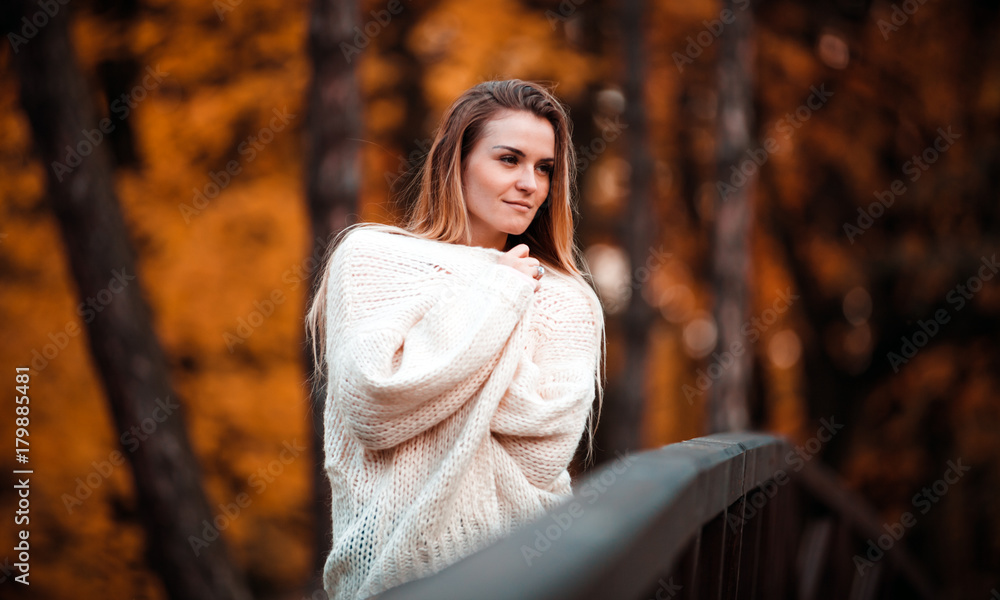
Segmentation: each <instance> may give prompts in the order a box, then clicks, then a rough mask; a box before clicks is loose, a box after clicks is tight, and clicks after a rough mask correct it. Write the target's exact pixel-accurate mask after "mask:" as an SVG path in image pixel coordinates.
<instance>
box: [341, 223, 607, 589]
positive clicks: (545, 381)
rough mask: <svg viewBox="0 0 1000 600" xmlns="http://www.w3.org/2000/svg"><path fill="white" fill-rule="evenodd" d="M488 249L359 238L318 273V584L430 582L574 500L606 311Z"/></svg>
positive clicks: (561, 279)
mask: <svg viewBox="0 0 1000 600" xmlns="http://www.w3.org/2000/svg"><path fill="white" fill-rule="evenodd" d="M502 254H503V253H502V252H501V251H499V250H496V249H492V248H483V247H478V246H464V245H459V244H448V243H444V242H437V241H430V240H425V239H417V238H412V237H407V236H403V235H398V234H394V233H389V232H386V231H384V230H383V231H379V230H373V229H369V228H364V227H362V228H359V229H357V230H354V231H352V232H350V233H349V234H347V235H346V236H345V237H344V239H343V240H342V242H341V243H340V245H339V246H338V247H337V250H336V251H335V253H334V256H333V258H332V260H331V262H330V265H329V269H330V273H329V276H330V279H329V281H328V288H327V314H326V317H325V318H326V321H325V323H326V327H327V332H326V352H327V359H328V363H327V364H328V367H327V369H328V375H329V386H328V396H327V403H326V412H325V418H324V420H325V444H324V446H325V447H324V452H325V468H326V472H327V474H328V476H329V478H330V483H331V485H332V489H333V506H332V512H333V548H332V551H331V552H330V554H329V556H328V558H327V560H326V565H325V568H324V573H323V577H324V586H325V588H326V592H327V594H328V595H329V596H330V597H331V598H333V599H335V600H346V599H355V598H366V597H368V596H370V595H373V594H376V593H378V592H381V591H384V590H386V589H388V588H391V587H394V586H397V585H400V584H402V583H405V582H407V581H410V580H412V579H416V578H419V577H423V576H426V575H429V574H431V573H434V572H436V571H439V570H441V569H442V568H444V567H446V566H448V565H450V564H452V563H454V562H456V561H458V560H459V559H461V558H463V557H465V556H467V555H469V554H471V553H473V552H475V551H476V550H479V549H481V548H482V547H484V546H485V545H488V544H489V543H491V542H493V541H496V540H497V539H499V538H500V537H503V536H504V535H506V534H507V533H509V532H510V531H511V530H512V529H513V528H515V527H517V526H519V525H522V524H524V523H526V522H529V521H531V520H533V519H535V518H537V517H539V516H541V514H542V513H543V512H544V511H545V510H546V509H547V508H549V507H551V506H553V505H554V504H556V503H558V502H560V501H562V500H563V499H564V498H565V497H566V496H568V495H570V494H571V493H572V490H571V488H570V476H569V473H568V471H567V466H568V465H569V463H570V460H571V459H572V457H573V454H574V452H575V450H576V448H577V445H578V443H579V442H580V439H581V437H582V435H583V433H584V430H585V427H586V421H587V415H588V412H589V411H590V409H591V404H592V402H593V400H594V395H595V390H596V388H595V375H596V374H597V373H598V369H599V360H600V353H601V335H602V331H603V314H602V312H601V309H600V304H599V302H598V301H597V298H596V296H595V295H594V293H593V291H592V290H590V288H589V287H586V286H585V285H583V284H581V283H578V282H577V281H575V280H573V279H572V278H570V277H567V276H564V275H561V274H559V273H553V272H551V271H547V272H546V274H545V276H544V277H543V278H542V279H541V283H540V285H539V288H538V290H537V291H535V290H533V288H534V281H533V280H532V279H531V278H529V277H528V276H526V275H524V274H522V273H521V272H519V271H517V270H516V269H513V268H511V267H509V266H506V265H501V264H499V263H498V262H497V259H498V258H499V257H500V256H501V255H502Z"/></svg>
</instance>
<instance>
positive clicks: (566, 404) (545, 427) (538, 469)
mask: <svg viewBox="0 0 1000 600" xmlns="http://www.w3.org/2000/svg"><path fill="white" fill-rule="evenodd" d="M539 313H540V317H541V318H543V319H544V322H543V323H542V326H541V338H540V341H539V343H538V346H537V347H536V349H535V352H534V354H533V355H531V356H529V355H528V354H527V353H525V355H524V356H523V357H522V359H521V363H520V364H519V366H518V368H517V371H516V373H515V375H514V380H513V382H512V383H511V385H510V387H509V388H508V390H507V393H506V394H505V396H504V397H503V399H502V400H501V401H500V405H499V407H498V409H497V412H496V413H495V414H494V416H493V419H492V421H491V422H490V430H491V432H492V433H493V436H494V439H495V440H496V441H497V442H499V443H500V444H501V445H502V446H503V447H504V449H505V450H506V452H507V454H509V455H510V456H511V458H512V459H513V460H514V461H515V463H516V464H517V465H518V466H519V467H520V469H521V471H522V473H523V474H524V476H525V477H526V478H527V479H528V481H530V482H531V483H532V484H534V485H536V486H539V487H542V488H548V487H549V486H550V485H551V484H552V483H553V482H554V481H555V479H556V478H557V477H558V476H559V475H560V474H561V473H562V472H563V471H565V470H566V468H567V466H568V465H569V462H570V461H571V460H572V458H573V454H574V453H575V451H576V447H577V445H578V443H579V441H580V437H581V435H582V434H583V430H584V428H585V426H586V420H587V415H588V413H589V412H590V410H591V406H592V404H593V401H594V397H595V394H596V381H595V376H596V373H597V369H598V366H599V362H598V361H599V360H600V336H601V325H602V323H601V322H600V320H601V319H602V318H603V315H599V314H595V312H594V310H593V309H592V308H591V306H590V305H589V304H588V302H587V301H586V299H584V298H582V297H579V296H577V297H574V298H573V299H572V300H571V301H566V302H564V303H563V304H562V305H558V306H553V307H551V308H550V309H548V310H543V311H539Z"/></svg>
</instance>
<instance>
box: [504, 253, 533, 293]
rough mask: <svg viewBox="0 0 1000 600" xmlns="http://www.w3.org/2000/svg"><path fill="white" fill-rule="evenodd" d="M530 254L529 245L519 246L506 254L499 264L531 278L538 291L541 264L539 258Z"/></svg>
mask: <svg viewBox="0 0 1000 600" xmlns="http://www.w3.org/2000/svg"><path fill="white" fill-rule="evenodd" d="M528 252H529V249H528V245H527V244H518V245H516V246H514V247H513V248H511V249H510V250H508V251H507V252H505V253H504V255H503V256H501V257H500V258H499V259H498V260H497V262H498V263H500V264H501V265H507V266H508V267H511V268H513V269H515V270H517V272H519V273H521V274H522V275H524V276H525V277H528V278H530V279H531V280H532V281H534V282H535V289H536V290H537V289H538V282H539V280H540V279H541V275H539V274H538V265H539V264H540V263H539V261H538V259H537V258H532V257H530V256H528Z"/></svg>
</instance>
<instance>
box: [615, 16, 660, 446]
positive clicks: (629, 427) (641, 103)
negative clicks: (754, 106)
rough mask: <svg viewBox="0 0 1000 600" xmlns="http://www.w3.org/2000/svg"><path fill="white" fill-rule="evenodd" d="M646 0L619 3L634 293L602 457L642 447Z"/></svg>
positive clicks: (648, 170) (647, 232)
mask: <svg viewBox="0 0 1000 600" xmlns="http://www.w3.org/2000/svg"><path fill="white" fill-rule="evenodd" d="M644 10H645V2H643V1H642V0H629V1H627V2H625V3H624V4H623V5H622V8H621V15H620V24H621V32H622V39H623V40H624V48H623V54H624V63H625V65H626V74H625V82H624V83H625V85H624V91H625V100H626V104H625V114H624V120H625V122H626V123H627V124H628V127H627V128H626V129H625V130H624V132H623V137H624V143H625V149H626V158H627V160H628V162H629V164H630V165H631V167H632V174H631V179H630V182H629V190H630V194H629V201H628V207H627V209H626V216H625V221H624V222H623V223H622V231H621V233H620V239H622V240H624V242H625V250H626V252H627V253H628V257H629V262H630V263H631V266H632V269H631V279H632V284H633V285H632V295H631V297H630V299H629V304H628V306H627V307H626V309H625V314H624V315H623V319H622V321H623V323H622V324H623V330H624V331H623V333H624V347H625V361H624V364H625V366H624V370H623V372H622V374H621V376H620V378H619V379H618V382H617V385H616V386H615V388H616V389H615V391H616V392H617V394H616V397H615V400H614V401H615V406H614V410H609V411H607V412H606V413H605V415H606V417H605V419H604V424H603V427H604V428H605V429H606V431H607V433H606V434H605V435H604V436H603V439H604V440H605V441H606V443H607V448H606V449H605V450H604V451H603V456H602V459H609V458H611V456H612V454H611V453H612V452H614V451H622V452H625V451H630V450H638V449H640V448H641V447H642V438H641V424H642V413H643V409H644V407H645V402H646V393H645V391H646V390H645V383H646V362H647V357H648V338H649V331H650V328H651V324H652V320H653V314H654V313H653V310H652V308H651V307H650V306H649V305H648V304H646V301H645V300H644V299H643V296H642V285H643V284H644V283H645V282H644V281H639V280H637V278H636V275H637V270H638V268H639V267H640V266H642V265H644V264H645V263H646V261H647V260H648V258H649V256H650V253H651V252H652V248H653V221H654V219H653V218H652V202H651V201H650V199H651V196H652V194H653V163H652V158H651V156H650V152H649V141H648V138H647V135H646V132H647V130H648V125H647V122H646V121H647V119H646V108H645V97H644V92H645V87H644V85H643V82H644V81H645V80H646V77H647V72H646V60H645V45H644V40H645V36H644V35H643V13H644Z"/></svg>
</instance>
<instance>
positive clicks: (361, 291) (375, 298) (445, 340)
mask: <svg viewBox="0 0 1000 600" xmlns="http://www.w3.org/2000/svg"><path fill="white" fill-rule="evenodd" d="M389 235H391V234H389ZM373 239H378V238H370V237H365V236H360V235H358V234H353V235H351V236H348V238H347V239H345V240H344V242H343V243H342V247H341V248H338V250H337V253H336V255H335V257H334V260H333V261H332V262H331V269H332V270H333V271H332V272H331V284H332V285H331V288H330V290H329V294H330V296H329V297H328V306H332V307H334V310H332V311H330V313H329V318H330V319H331V320H335V321H337V322H336V323H331V324H330V325H331V327H330V330H331V332H332V333H331V334H330V338H329V339H328V349H329V350H330V351H331V353H332V356H333V357H334V358H333V360H332V362H331V366H330V370H331V388H332V391H333V392H334V393H336V394H338V395H339V404H340V407H341V414H342V415H343V416H344V418H345V420H346V424H347V426H348V429H349V430H350V431H351V432H352V433H353V435H354V436H355V437H356V438H357V439H358V440H359V441H360V442H361V444H362V445H364V446H365V447H367V448H369V449H373V450H383V449H387V448H391V447H393V446H396V445H398V444H400V443H402V442H404V441H406V440H408V439H410V438H412V437H414V436H417V435H419V434H421V433H423V432H424V431H426V430H428V429H430V428H431V427H433V426H434V425H437V424H438V423H440V422H441V421H443V420H444V419H445V418H447V417H448V416H449V415H451V414H453V413H454V412H455V411H456V410H458V409H459V408H460V407H461V406H462V404H464V402H465V401H467V400H468V398H469V397H470V396H471V393H470V390H467V389H464V388H465V387H467V386H468V385H469V383H470V381H473V380H475V379H476V375H477V374H478V373H481V372H487V374H488V371H489V370H490V368H491V365H492V363H494V362H495V361H496V359H497V358H498V357H499V355H500V353H501V351H502V350H503V348H504V346H505V345H506V343H507V340H508V338H509V337H510V335H511V333H512V331H513V330H514V327H515V326H516V325H517V323H518V321H519V320H520V319H521V316H522V315H523V314H524V312H525V310H526V309H527V307H528V305H529V304H530V302H531V298H532V294H533V291H534V283H533V282H532V280H531V279H530V278H529V277H527V276H525V275H523V274H521V273H519V272H518V271H517V270H516V269H513V268H511V267H508V266H506V265H501V264H499V263H493V264H487V265H486V266H485V268H482V269H479V270H478V271H477V272H475V273H474V274H471V275H470V276H465V277H459V276H458V275H456V274H455V273H452V272H450V271H449V270H448V268H447V266H444V265H440V264H435V263H434V262H433V261H430V260H428V259H425V258H422V257H420V256H413V253H412V252H407V251H405V250H404V249H403V248H398V247H396V246H394V245H393V244H392V243H385V242H382V243H377V244H376V243H372V240H373ZM382 239H383V240H384V239H385V238H382ZM479 383H481V381H480V382H479ZM473 390H474V387H473Z"/></svg>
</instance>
